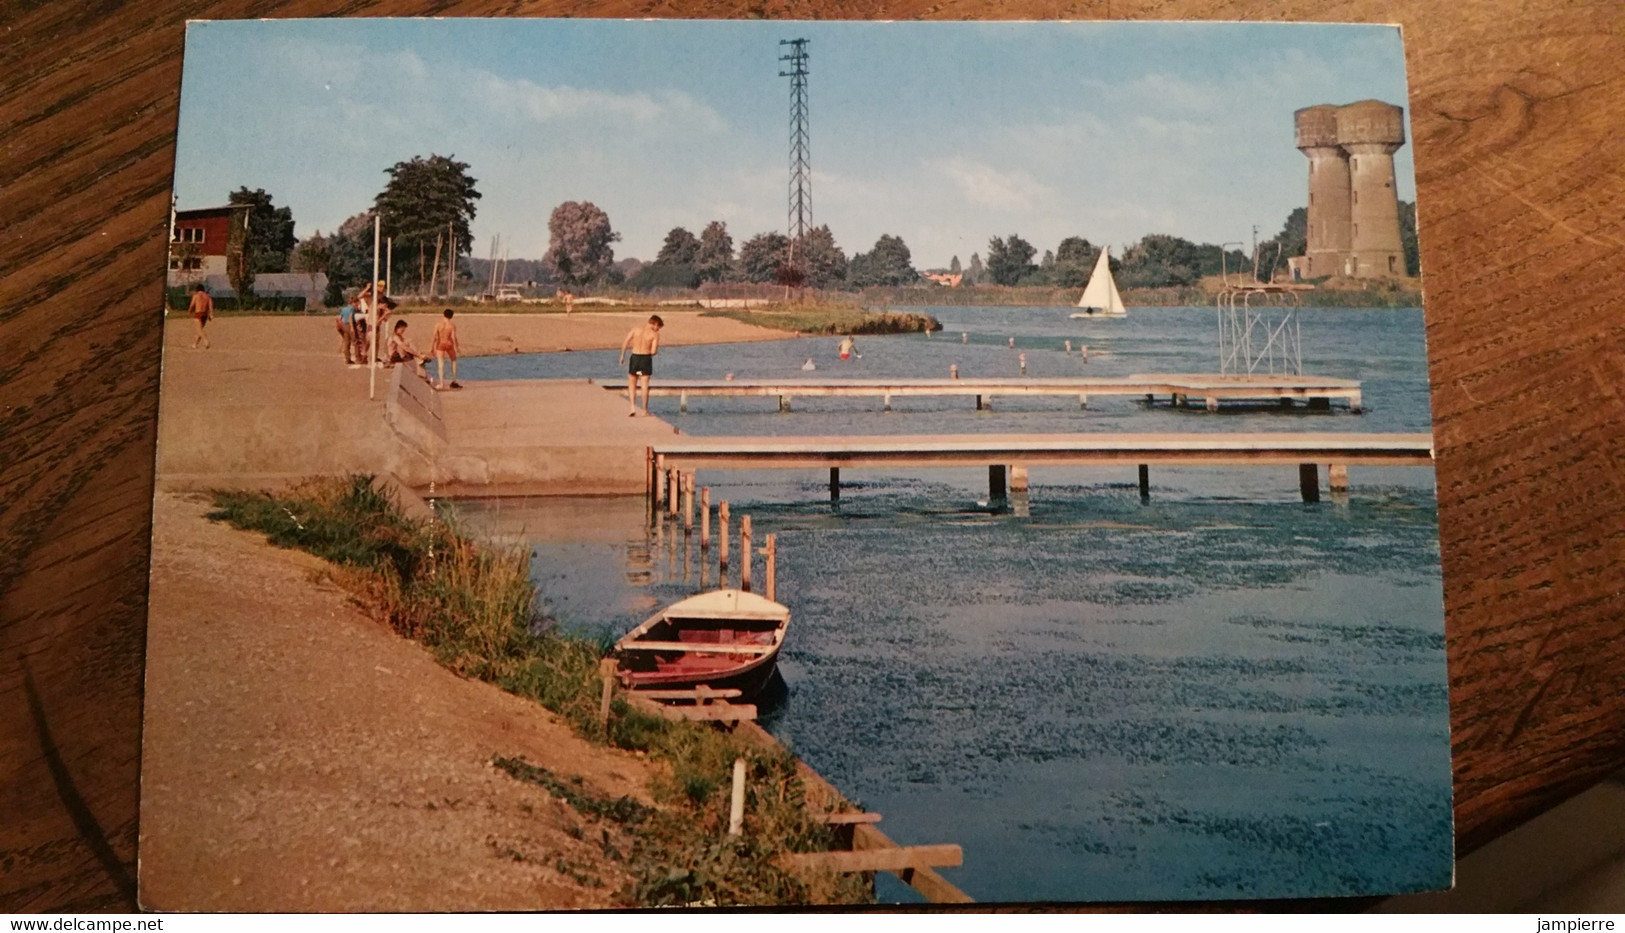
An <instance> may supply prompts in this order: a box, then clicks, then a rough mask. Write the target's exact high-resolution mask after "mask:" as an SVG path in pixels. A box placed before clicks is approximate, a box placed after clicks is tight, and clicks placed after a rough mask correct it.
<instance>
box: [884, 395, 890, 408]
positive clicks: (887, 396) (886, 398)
mask: <svg viewBox="0 0 1625 933" xmlns="http://www.w3.org/2000/svg"><path fill="white" fill-rule="evenodd" d="M884 398H885V401H886V408H885V410H886V411H891V393H890V392H887V393H886V394H885V396H884Z"/></svg>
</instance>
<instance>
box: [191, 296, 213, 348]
mask: <svg viewBox="0 0 1625 933" xmlns="http://www.w3.org/2000/svg"><path fill="white" fill-rule="evenodd" d="M187 310H189V311H191V312H192V320H194V321H196V322H197V336H196V337H194V338H193V339H192V349H194V350H196V349H197V345H198V344H200V343H201V344H203V349H205V350H207V349H209V335H208V334H205V333H204V332H203V325H205V324H207V323H209V321H210V320H212V319H213V318H214V299H213V298H210V297H209V292H208V291H207V290H206V289H205V288H204V287H203V285H202V283H199V284H198V287H197V289H196V290H194V291H193V292H192V304H191V306H190V307H189V308H188V309H187Z"/></svg>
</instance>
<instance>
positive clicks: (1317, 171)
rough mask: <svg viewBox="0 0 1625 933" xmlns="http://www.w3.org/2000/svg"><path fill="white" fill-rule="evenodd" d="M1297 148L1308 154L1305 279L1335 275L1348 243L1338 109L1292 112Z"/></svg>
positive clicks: (1346, 164)
mask: <svg viewBox="0 0 1625 933" xmlns="http://www.w3.org/2000/svg"><path fill="white" fill-rule="evenodd" d="M1292 117H1293V122H1294V123H1295V124H1296V126H1297V130H1298V149H1299V151H1301V152H1302V153H1303V154H1304V155H1306V156H1308V157H1309V229H1308V231H1307V232H1308V241H1309V245H1308V249H1307V250H1306V258H1307V259H1308V269H1307V270H1306V276H1307V277H1308V278H1320V277H1321V276H1326V275H1337V274H1339V273H1340V272H1342V269H1343V258H1344V256H1346V255H1347V254H1348V251H1349V246H1350V239H1349V237H1350V232H1351V231H1350V227H1349V206H1350V202H1349V157H1348V153H1346V152H1344V151H1343V147H1342V146H1340V145H1338V141H1337V108H1336V107H1333V106H1331V105H1330V104H1321V105H1320V106H1318V107H1305V108H1304V109H1302V110H1300V111H1298V112H1297V113H1295V114H1293V115H1292Z"/></svg>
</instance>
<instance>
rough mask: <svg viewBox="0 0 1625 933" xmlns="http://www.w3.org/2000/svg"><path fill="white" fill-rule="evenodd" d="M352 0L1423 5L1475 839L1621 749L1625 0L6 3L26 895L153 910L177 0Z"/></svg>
mask: <svg viewBox="0 0 1625 933" xmlns="http://www.w3.org/2000/svg"><path fill="white" fill-rule="evenodd" d="M334 12H340V13H344V14H347V15H423V14H454V15H517V14H523V15H550V14H551V15H561V14H568V15H571V16H587V15H601V16H615V17H644V16H679V15H681V16H707V17H713V16H714V17H727V16H760V15H768V16H773V17H780V18H789V17H811V16H813V15H815V14H816V15H817V16H819V17H821V18H835V17H847V18H861V17H875V18H886V19H908V18H914V17H929V18H956V19H957V18H992V17H998V18H1034V19H1050V18H1071V19H1099V18H1109V19H1123V18H1136V19H1153V18H1155V19H1170V18H1208V19H1317V20H1323V21H1364V22H1399V23H1402V24H1403V25H1404V28H1405V39H1406V55H1407V60H1408V62H1409V67H1410V81H1411V88H1412V97H1411V101H1410V106H1411V125H1412V129H1413V133H1414V136H1415V138H1414V140H1412V145H1413V146H1414V147H1415V159H1416V166H1417V179H1416V181H1417V190H1418V201H1419V204H1420V217H1419V226H1420V229H1421V242H1422V265H1423V268H1424V270H1425V274H1426V279H1425V292H1426V304H1427V309H1426V313H1427V333H1428V342H1429V348H1430V350H1431V361H1432V362H1431V367H1432V384H1433V405H1434V414H1435V419H1436V421H1435V429H1436V430H1435V434H1436V438H1437V442H1438V484H1439V516H1440V522H1441V524H1442V530H1441V534H1442V539H1443V555H1444V570H1445V600H1446V605H1447V610H1448V643H1449V660H1450V690H1451V711H1452V712H1451V715H1452V727H1453V745H1454V754H1455V781H1456V821H1457V832H1458V840H1459V842H1458V844H1459V846H1460V851H1466V850H1468V849H1471V848H1473V847H1475V846H1477V845H1479V844H1480V843H1482V842H1484V841H1486V840H1488V839H1490V838H1492V837H1494V836H1496V835H1497V834H1499V833H1501V832H1504V831H1505V830H1507V829H1509V828H1510V827H1512V826H1513V825H1515V824H1517V823H1519V822H1521V821H1523V820H1525V819H1527V818H1529V817H1530V816H1533V815H1535V814H1536V813H1538V812H1540V811H1541V810H1543V809H1545V808H1547V807H1549V806H1551V805H1553V804H1555V803H1557V802H1559V801H1560V800H1562V799H1563V798H1565V797H1567V796H1569V795H1571V794H1573V793H1575V792H1577V791H1579V790H1581V789H1583V788H1585V787H1587V786H1589V785H1590V784H1591V783H1593V782H1595V781H1596V780H1597V779H1598V778H1599V777H1601V776H1603V775H1604V774H1606V773H1609V772H1612V771H1615V770H1617V769H1619V768H1620V767H1621V766H1622V765H1625V638H1622V637H1621V631H1620V630H1621V627H1622V625H1625V297H1622V296H1625V250H1622V248H1621V247H1622V244H1625V225H1622V220H1621V218H1622V217H1625V132H1622V130H1621V127H1625V42H1622V41H1621V37H1622V33H1625V4H1621V3H1619V2H1618V0H1596V2H1581V0H1575V2H1567V3H1564V2H1559V0H1545V2H1541V3H1527V2H1524V0H1476V2H1471V3H1439V2H1437V0H1389V2H1381V0H1343V2H1335V0H1331V2H1309V0H1285V2H1282V0H1077V2H1064V0H998V2H991V0H897V2H893V3H879V2H874V0H827V2H804V0H683V2H643V0H607V2H604V3H586V2H571V0H554V2H541V3H521V2H478V0H471V2H411V0H377V2H368V0H350V2H346V3H342V4H324V3H318V2H297V0H286V2H285V0H255V2H247V0H233V2H215V3H209V2H180V0H148V2H134V0H124V2H120V0H110V2H105V3H94V4H91V3H66V2H48V0H0V35H3V36H4V39H3V41H0V75H3V76H4V78H3V80H0V219H3V222H4V228H3V230H4V233H3V236H0V335H3V338H4V339H3V345H4V347H5V353H4V356H3V357H0V866H4V867H0V911H4V910H9V909H34V910H39V909H63V910H67V909H74V910H85V909H95V908H111V909H118V908H128V907H129V906H131V905H132V904H133V900H132V898H133V892H134V881H133V878H134V860H135V856H136V813H137V803H138V784H137V781H138V776H139V764H140V760H139V752H140V744H139V742H140V725H141V685H142V651H143V645H144V637H145V625H146V587H147V553H148V547H149V544H148V542H149V537H150V536H149V529H150V524H149V523H150V508H151V502H150V500H151V495H152V481H153V443H154V436H155V419H156V417H157V410H158V408H157V393H158V363H159V314H158V309H159V307H160V304H161V302H162V299H163V268H164V262H165V238H166V232H167V223H168V208H169V196H170V175H171V170H172V167H173V159H174V132H175V121H176V108H177V104H178V99H179V87H180V75H181V48H182V34H183V23H184V21H185V20H186V19H188V18H203V19H208V18H242V17H263V16H306V15H317V14H326V13H334ZM1238 105H1239V102H1238Z"/></svg>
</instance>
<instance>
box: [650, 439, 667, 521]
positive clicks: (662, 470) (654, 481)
mask: <svg viewBox="0 0 1625 933" xmlns="http://www.w3.org/2000/svg"><path fill="white" fill-rule="evenodd" d="M650 449H651V450H653V449H654V448H650ZM650 483H651V485H652V486H653V487H654V503H655V511H656V512H659V511H660V506H661V505H662V504H663V503H664V502H665V493H666V455H665V454H655V473H654V476H653V477H652V478H651V479H650Z"/></svg>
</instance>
